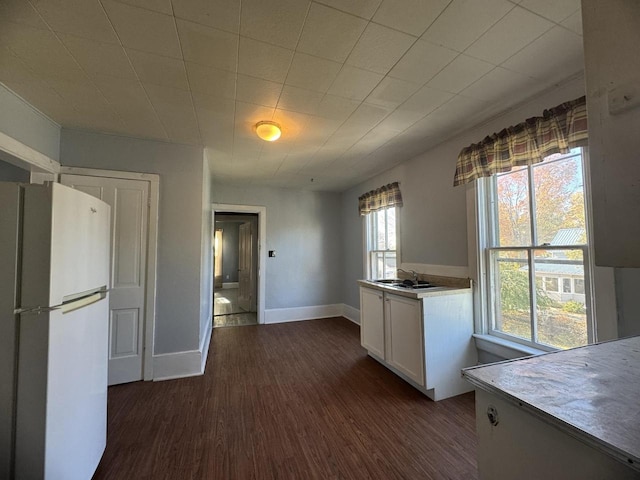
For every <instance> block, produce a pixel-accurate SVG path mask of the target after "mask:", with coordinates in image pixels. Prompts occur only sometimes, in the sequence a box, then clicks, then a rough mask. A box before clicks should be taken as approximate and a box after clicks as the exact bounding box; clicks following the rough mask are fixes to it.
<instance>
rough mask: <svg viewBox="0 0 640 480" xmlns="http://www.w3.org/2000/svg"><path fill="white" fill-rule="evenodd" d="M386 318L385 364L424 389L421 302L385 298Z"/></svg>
mask: <svg viewBox="0 0 640 480" xmlns="http://www.w3.org/2000/svg"><path fill="white" fill-rule="evenodd" d="M384 318H385V322H386V325H385V327H386V328H385V331H386V333H387V335H386V340H387V341H386V343H385V360H386V361H387V362H388V363H389V365H391V366H392V367H395V368H396V369H398V370H399V371H400V372H402V373H404V374H405V375H406V376H407V377H409V378H410V379H411V380H413V381H414V382H416V383H417V384H418V385H422V386H424V384H425V383H424V343H423V340H424V335H423V333H422V312H421V308H420V301H419V300H413V299H410V298H405V297H401V296H398V295H392V294H385V299H384ZM367 321H368V319H367ZM383 340H384V339H383Z"/></svg>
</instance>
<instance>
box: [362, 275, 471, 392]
mask: <svg viewBox="0 0 640 480" xmlns="http://www.w3.org/2000/svg"><path fill="white" fill-rule="evenodd" d="M363 283H364V282H363ZM472 335H473V312H472V297H471V289H469V288H467V289H442V288H441V289H439V290H435V289H434V290H433V291H432V292H430V293H429V294H426V295H419V296H418V295H415V296H412V295H411V294H408V295H398V294H394V293H392V292H389V291H385V290H384V289H380V288H368V287H363V286H361V287H360V341H361V344H362V346H363V347H364V348H366V349H367V351H368V352H369V355H370V356H371V357H373V358H374V359H375V360H377V361H379V362H380V363H382V364H383V365H384V366H385V367H387V368H389V369H390V370H391V371H393V372H394V373H396V374H397V375H399V376H400V377H402V378H403V379H405V380H406V381H408V382H409V383H411V385H413V386H414V387H416V388H417V389H419V390H420V391H421V392H423V393H425V394H426V395H427V396H428V397H429V398H431V399H432V400H442V399H444V398H448V397H452V396H454V395H459V394H461V393H465V392H468V391H471V390H473V387H472V386H471V385H470V384H469V383H468V382H466V381H464V380H463V379H462V376H461V373H460V372H461V369H462V368H465V367H470V366H473V365H475V364H476V363H477V350H476V348H475V344H474V342H473V338H472Z"/></svg>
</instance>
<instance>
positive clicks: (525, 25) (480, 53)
mask: <svg viewBox="0 0 640 480" xmlns="http://www.w3.org/2000/svg"><path fill="white" fill-rule="evenodd" d="M552 26H553V24H552V23H551V22H549V21H548V20H545V19H544V18H541V17H539V16H538V15H536V14H535V13H531V12H528V11H526V10H524V9H523V8H520V7H515V8H514V9H513V10H511V11H510V12H509V13H507V14H506V15H505V16H504V17H502V19H500V20H499V21H498V22H497V23H495V24H494V25H493V27H491V28H490V29H489V30H487V32H486V33H485V34H484V35H482V36H481V37H480V38H479V39H478V40H477V41H476V42H475V43H473V44H472V45H471V46H470V47H469V48H468V49H467V50H466V51H465V53H466V54H468V55H471V56H472V57H476V58H480V59H482V60H486V61H487V62H490V63H493V64H494V65H499V64H500V63H502V62H504V61H505V60H506V59H507V58H509V57H510V56H512V55H513V54H515V53H517V52H518V51H519V50H521V49H522V48H524V47H525V46H526V45H528V44H529V43H531V42H532V41H534V40H535V39H536V38H538V37H539V36H540V35H542V34H543V33H544V32H546V31H547V30H549V29H550V28H551V27H552Z"/></svg>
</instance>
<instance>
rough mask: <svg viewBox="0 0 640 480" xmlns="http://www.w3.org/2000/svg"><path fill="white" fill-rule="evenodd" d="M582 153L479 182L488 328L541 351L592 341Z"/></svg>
mask: <svg viewBox="0 0 640 480" xmlns="http://www.w3.org/2000/svg"><path fill="white" fill-rule="evenodd" d="M583 154H584V151H583V149H581V148H575V149H573V150H571V152H570V153H569V154H565V155H560V154H556V155H552V156H549V157H547V158H546V159H545V160H544V162H541V163H537V164H535V165H531V166H524V167H516V168H514V169H513V170H511V171H509V172H506V173H501V174H497V175H494V176H492V177H489V178H486V179H484V180H483V181H484V182H485V184H484V189H480V191H484V196H485V201H486V206H487V209H486V218H485V222H486V225H485V227H486V230H484V231H485V232H486V238H485V243H486V248H485V252H484V254H485V257H484V262H485V266H486V267H485V268H486V272H487V279H488V285H487V288H486V292H487V302H486V303H487V323H488V325H487V327H488V332H489V333H490V334H492V335H496V336H499V337H502V338H506V339H509V340H514V341H517V342H519V343H524V344H527V345H530V346H533V347H537V348H541V349H545V350H551V349H554V348H571V347H576V346H580V345H585V344H587V343H589V341H590V340H592V339H593V324H592V320H591V314H590V312H591V310H592V309H591V305H590V302H591V298H590V295H589V289H588V285H590V273H589V272H590V268H589V245H588V242H587V238H588V235H587V231H588V230H587V228H588V225H587V221H586V215H585V187H584V182H583V178H584V175H583V170H584V166H583ZM572 283H573V286H574V289H573V292H572V289H571V287H572ZM585 285H586V286H587V287H585Z"/></svg>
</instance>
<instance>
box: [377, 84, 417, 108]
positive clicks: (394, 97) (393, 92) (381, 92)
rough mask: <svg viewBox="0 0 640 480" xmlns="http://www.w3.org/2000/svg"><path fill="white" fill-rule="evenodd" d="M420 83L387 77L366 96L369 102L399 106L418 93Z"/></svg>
mask: <svg viewBox="0 0 640 480" xmlns="http://www.w3.org/2000/svg"><path fill="white" fill-rule="evenodd" d="M419 88H420V85H419V84H417V83H413V82H407V81H405V80H400V79H398V78H392V77H385V78H383V79H382V81H381V82H380V84H379V85H378V86H377V87H376V88H375V89H374V90H373V91H372V92H371V93H370V94H369V96H368V97H367V98H366V100H365V101H366V102H367V103H372V104H374V105H382V106H386V107H393V108H395V107H397V106H398V105H400V104H401V103H403V102H404V101H405V100H407V99H408V98H409V97H410V96H411V95H413V94H414V93H416V91H418V89H419Z"/></svg>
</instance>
